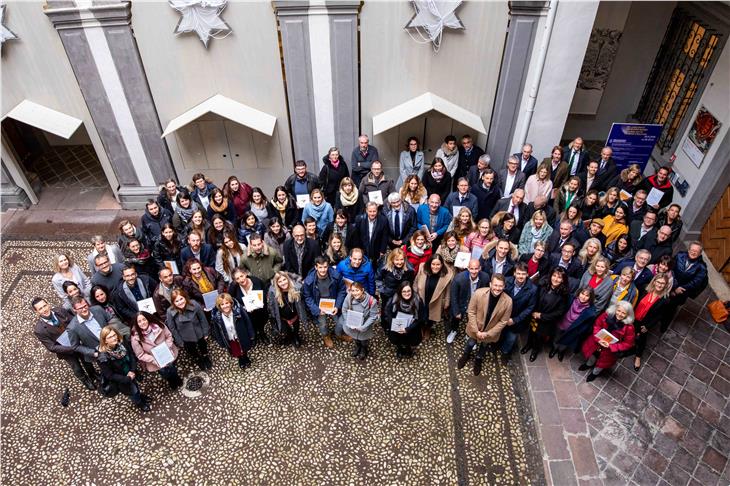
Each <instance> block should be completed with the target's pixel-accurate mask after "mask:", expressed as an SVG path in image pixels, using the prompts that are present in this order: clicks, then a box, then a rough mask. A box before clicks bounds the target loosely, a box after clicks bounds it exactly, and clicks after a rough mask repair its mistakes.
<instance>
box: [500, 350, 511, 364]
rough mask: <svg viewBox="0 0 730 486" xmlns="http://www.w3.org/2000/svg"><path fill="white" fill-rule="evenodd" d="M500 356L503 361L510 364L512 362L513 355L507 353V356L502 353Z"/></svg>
mask: <svg viewBox="0 0 730 486" xmlns="http://www.w3.org/2000/svg"><path fill="white" fill-rule="evenodd" d="M499 355H500V356H501V357H502V360H503V361H504V362H505V363H509V362H510V361H512V353H507V354H504V353H502V352H501V351H500V353H499Z"/></svg>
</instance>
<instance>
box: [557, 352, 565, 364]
mask: <svg viewBox="0 0 730 486" xmlns="http://www.w3.org/2000/svg"><path fill="white" fill-rule="evenodd" d="M563 358H565V351H558V361H560V362H562V361H563Z"/></svg>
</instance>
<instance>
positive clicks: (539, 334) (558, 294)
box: [520, 267, 568, 361]
mask: <svg viewBox="0 0 730 486" xmlns="http://www.w3.org/2000/svg"><path fill="white" fill-rule="evenodd" d="M567 310H568V277H567V275H566V273H565V270H563V269H562V268H560V267H558V268H554V269H553V270H552V271H551V272H550V274H549V275H546V276H545V278H544V279H543V280H542V282H540V286H539V288H538V291H537V303H536V304H535V308H534V310H533V312H532V322H531V323H530V330H529V332H528V335H527V344H525V346H524V347H523V348H522V349H521V350H520V353H522V354H525V353H527V352H528V351H530V350H532V353H530V361H535V359H537V355H538V354H539V353H540V351H541V350H542V346H543V344H544V343H545V342H551V341H552V339H553V336H554V335H555V331H556V328H557V324H558V321H559V320H560V319H561V318H562V317H563V315H565V312H566V311H567Z"/></svg>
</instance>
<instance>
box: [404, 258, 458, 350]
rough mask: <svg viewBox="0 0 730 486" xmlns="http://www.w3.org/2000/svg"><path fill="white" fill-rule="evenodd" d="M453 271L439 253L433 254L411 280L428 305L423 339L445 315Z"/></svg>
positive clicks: (425, 338) (428, 336) (428, 335)
mask: <svg viewBox="0 0 730 486" xmlns="http://www.w3.org/2000/svg"><path fill="white" fill-rule="evenodd" d="M453 279H454V271H453V270H451V269H450V268H449V266H448V265H446V262H445V261H444V258H443V257H442V256H441V255H438V254H437V255H433V256H431V258H429V259H428V261H427V262H426V263H424V264H423V265H421V268H419V269H418V273H417V274H416V279H415V281H414V282H413V283H414V286H415V287H416V292H417V293H418V296H419V297H420V298H421V300H422V301H423V303H424V304H425V305H427V306H428V320H427V321H426V325H424V326H423V340H424V341H425V340H427V339H428V338H430V337H431V328H432V327H433V326H434V324H436V323H437V322H440V321H441V319H442V318H443V317H445V316H446V311H447V310H448V308H449V304H450V295H451V281H452V280H453Z"/></svg>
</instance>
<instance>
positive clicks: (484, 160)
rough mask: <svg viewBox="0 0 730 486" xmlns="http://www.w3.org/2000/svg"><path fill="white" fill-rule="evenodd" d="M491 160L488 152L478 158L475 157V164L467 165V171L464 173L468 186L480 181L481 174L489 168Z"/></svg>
mask: <svg viewBox="0 0 730 486" xmlns="http://www.w3.org/2000/svg"><path fill="white" fill-rule="evenodd" d="M491 162H492V158H491V157H490V156H489V154H483V155H482V156H481V157H479V159H477V163H476V165H472V166H471V167H469V171H468V172H467V174H466V180H468V181H469V186H470V187H473V186H476V185H477V184H479V183H480V182H481V181H482V175H484V171H485V170H487V169H489V168H491V166H490V163H491Z"/></svg>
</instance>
